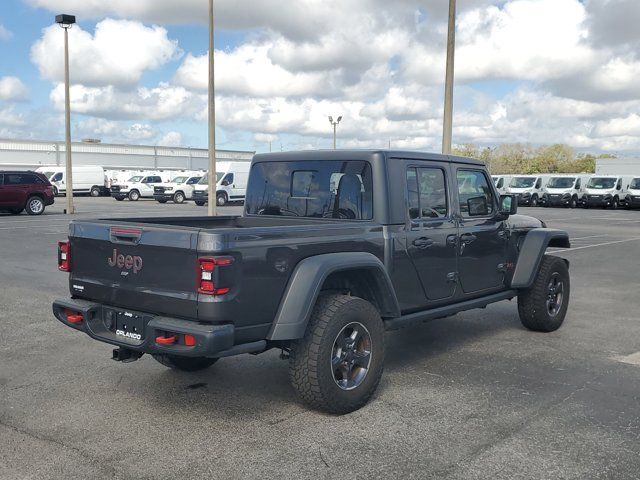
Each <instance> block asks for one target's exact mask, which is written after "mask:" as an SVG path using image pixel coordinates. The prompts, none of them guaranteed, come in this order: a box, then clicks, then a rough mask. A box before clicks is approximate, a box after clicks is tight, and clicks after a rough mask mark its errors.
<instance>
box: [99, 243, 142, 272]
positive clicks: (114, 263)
mask: <svg viewBox="0 0 640 480" xmlns="http://www.w3.org/2000/svg"><path fill="white" fill-rule="evenodd" d="M107 263H108V264H109V266H110V267H118V268H126V269H127V270H131V269H133V273H138V272H139V271H140V270H142V257H139V256H138V255H135V256H133V255H123V254H122V253H118V250H117V249H116V248H114V249H113V256H112V257H111V258H109V257H107Z"/></svg>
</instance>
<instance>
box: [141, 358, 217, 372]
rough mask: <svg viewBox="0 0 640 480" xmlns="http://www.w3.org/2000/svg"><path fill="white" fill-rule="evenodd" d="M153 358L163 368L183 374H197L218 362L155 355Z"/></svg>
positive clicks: (206, 359)
mask: <svg viewBox="0 0 640 480" xmlns="http://www.w3.org/2000/svg"><path fill="white" fill-rule="evenodd" d="M153 358H154V359H155V360H156V361H157V362H159V363H161V364H162V365H164V366H165V367H169V368H173V369H174V370H182V371H183V372H197V371H199V370H204V369H206V368H209V367H210V366H211V365H213V364H214V363H216V362H217V361H218V359H217V358H204V357H181V356H179V355H166V354H156V355H153Z"/></svg>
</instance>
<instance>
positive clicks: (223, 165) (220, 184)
mask: <svg viewBox="0 0 640 480" xmlns="http://www.w3.org/2000/svg"><path fill="white" fill-rule="evenodd" d="M250 168H251V163H250V162H220V163H218V164H217V166H216V180H217V181H216V204H217V205H218V206H220V207H222V206H223V205H226V204H227V203H228V202H241V201H242V202H244V197H245V195H246V192H247V181H248V180H249V169H250ZM208 181H209V180H208V175H205V176H204V177H202V178H201V179H200V182H199V183H198V184H197V185H196V187H195V189H194V191H193V201H194V202H195V203H196V205H200V206H202V205H204V204H205V203H206V202H207V201H208V199H209V197H208V195H209V192H208V187H207V184H208Z"/></svg>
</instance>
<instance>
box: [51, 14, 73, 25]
mask: <svg viewBox="0 0 640 480" xmlns="http://www.w3.org/2000/svg"><path fill="white" fill-rule="evenodd" d="M56 23H57V24H58V25H60V26H61V27H62V28H71V25H73V24H74V23H76V17H75V16H74V15H67V14H66V13H63V14H61V15H56Z"/></svg>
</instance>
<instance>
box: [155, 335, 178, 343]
mask: <svg viewBox="0 0 640 480" xmlns="http://www.w3.org/2000/svg"><path fill="white" fill-rule="evenodd" d="M177 340H178V338H177V337H176V336H175V335H173V336H171V337H156V343H159V344H160V345H173V344H174V343H176V341H177Z"/></svg>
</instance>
